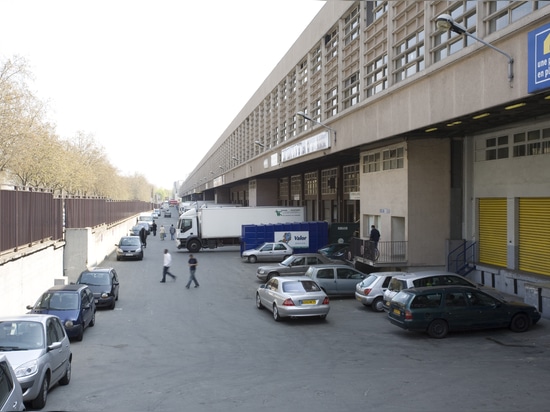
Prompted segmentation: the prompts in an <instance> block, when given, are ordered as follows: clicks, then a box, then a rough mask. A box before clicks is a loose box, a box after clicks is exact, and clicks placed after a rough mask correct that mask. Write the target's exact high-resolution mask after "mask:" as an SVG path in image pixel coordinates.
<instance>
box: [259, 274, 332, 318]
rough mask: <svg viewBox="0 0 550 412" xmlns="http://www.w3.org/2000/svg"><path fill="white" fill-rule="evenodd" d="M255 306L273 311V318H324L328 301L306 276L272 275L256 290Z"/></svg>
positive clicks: (327, 309) (323, 293)
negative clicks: (272, 276)
mask: <svg viewBox="0 0 550 412" xmlns="http://www.w3.org/2000/svg"><path fill="white" fill-rule="evenodd" d="M256 307H257V308H258V309H263V308H264V307H265V308H267V309H269V310H271V311H272V312H273V319H275V320H276V321H280V320H281V319H282V318H287V317H302V316H319V317H320V318H321V319H325V318H326V317H327V314H328V312H329V310H330V301H329V298H328V296H327V295H326V293H325V292H323V290H322V289H321V287H320V286H319V285H318V284H317V283H315V282H314V281H313V280H311V279H310V278H307V277H303V276H300V277H274V278H271V279H270V280H269V281H268V282H267V283H266V284H265V285H261V286H260V287H259V288H258V290H257V291H256Z"/></svg>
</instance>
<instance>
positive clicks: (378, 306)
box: [370, 297, 384, 312]
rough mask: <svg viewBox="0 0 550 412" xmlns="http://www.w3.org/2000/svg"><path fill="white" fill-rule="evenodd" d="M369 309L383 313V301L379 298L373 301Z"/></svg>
mask: <svg viewBox="0 0 550 412" xmlns="http://www.w3.org/2000/svg"><path fill="white" fill-rule="evenodd" d="M370 307H371V309H372V310H374V311H375V312H384V301H383V300H382V298H381V297H378V298H376V299H374V301H373V302H372V304H371V306H370Z"/></svg>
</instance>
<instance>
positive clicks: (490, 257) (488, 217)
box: [478, 198, 507, 267]
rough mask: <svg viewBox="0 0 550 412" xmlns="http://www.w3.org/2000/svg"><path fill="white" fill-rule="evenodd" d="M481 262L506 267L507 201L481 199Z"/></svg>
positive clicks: (479, 212) (479, 211) (479, 205)
mask: <svg viewBox="0 0 550 412" xmlns="http://www.w3.org/2000/svg"><path fill="white" fill-rule="evenodd" d="M478 208H479V210H478V216H479V261H480V262H481V263H487V264H489V265H495V266H502V267H506V261H507V260H506V256H507V255H506V250H507V247H506V239H507V224H506V199H500V198H498V199H479V203H478Z"/></svg>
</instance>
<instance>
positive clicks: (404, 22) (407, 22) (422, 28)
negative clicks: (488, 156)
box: [204, 0, 550, 173]
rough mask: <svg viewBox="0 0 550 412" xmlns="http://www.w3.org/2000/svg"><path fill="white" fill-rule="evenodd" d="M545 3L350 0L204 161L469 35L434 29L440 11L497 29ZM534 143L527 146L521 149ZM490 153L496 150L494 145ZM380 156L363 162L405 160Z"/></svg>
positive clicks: (237, 151) (452, 49)
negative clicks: (305, 51) (320, 36)
mask: <svg viewBox="0 0 550 412" xmlns="http://www.w3.org/2000/svg"><path fill="white" fill-rule="evenodd" d="M549 4H550V1H498V2H495V1H484V2H478V1H468V0H463V1H452V2H417V1H403V2H391V1H366V2H360V1H356V2H353V3H350V8H349V9H348V11H347V12H346V13H344V14H343V15H342V16H341V18H339V19H338V20H337V22H336V24H335V25H334V26H333V27H332V28H331V29H330V30H328V31H327V33H326V35H325V36H324V38H323V39H322V40H321V41H320V42H318V43H316V44H314V45H313V47H312V48H311V49H310V51H309V53H307V55H306V56H304V58H303V59H301V60H300V61H299V63H298V64H297V65H296V67H295V68H294V69H293V70H292V71H290V72H289V73H288V75H287V76H285V77H284V78H283V79H281V81H280V82H279V84H278V85H277V86H276V87H275V88H274V89H273V90H272V92H271V93H269V94H268V95H267V96H266V97H265V99H264V100H263V101H262V103H261V104H260V105H258V107H257V108H256V109H255V110H254V111H253V112H252V113H250V115H249V116H248V117H247V118H246V119H245V120H244V121H243V122H242V123H241V124H240V125H239V126H238V127H237V129H235V130H234V131H233V132H232V133H231V134H230V135H229V136H227V138H226V140H225V141H224V142H223V143H222V145H221V146H220V148H219V149H218V150H217V151H216V153H214V155H213V156H212V158H210V159H207V162H206V163H207V164H205V166H204V168H205V170H206V169H208V170H209V171H210V170H218V167H219V165H221V166H222V167H221V168H220V173H223V172H224V171H227V170H229V169H231V168H233V167H235V166H236V165H238V164H239V163H241V162H245V161H247V160H248V159H250V158H253V157H255V156H257V155H259V154H260V153H262V152H263V151H267V150H270V149H271V148H273V147H276V146H278V145H280V144H282V143H284V142H286V141H287V140H289V139H292V138H294V137H296V136H298V135H299V134H300V133H303V132H304V131H307V130H308V127H311V123H310V122H308V121H307V120H305V119H303V118H302V117H299V116H296V113H297V112H304V113H305V114H306V115H307V116H308V117H310V118H312V119H313V120H315V121H317V122H326V120H327V119H329V118H331V117H333V116H335V115H337V114H338V113H339V112H340V111H341V110H345V109H348V108H350V107H353V106H355V105H357V104H358V103H360V102H361V101H363V100H365V99H368V98H371V97H373V96H374V95H376V94H377V93H380V92H381V91H383V90H386V89H388V88H389V87H392V85H395V84H398V83H399V82H401V81H403V80H404V79H406V78H408V77H410V76H413V75H415V74H416V73H418V72H420V71H422V70H424V69H425V68H426V67H427V66H428V65H429V64H431V63H435V62H439V61H441V60H443V59H445V58H446V57H448V56H450V55H452V54H453V53H456V52H458V51H459V50H462V49H463V48H465V47H467V46H468V45H470V44H472V42H474V40H473V39H472V38H471V37H469V36H464V35H459V34H457V33H454V32H451V31H448V32H447V31H438V30H437V29H436V27H435V23H434V20H435V18H436V17H437V16H438V15H440V14H443V13H446V14H450V15H451V16H452V17H453V19H454V20H455V21H456V22H457V23H458V24H460V25H462V26H464V27H465V28H466V30H467V32H468V33H471V34H474V35H478V36H479V34H478V33H477V32H478V31H480V32H482V34H491V33H493V32H495V31H497V30H502V29H503V28H504V27H506V26H508V25H510V24H512V23H514V22H516V21H518V20H519V19H521V18H522V17H525V16H527V15H529V14H530V13H533V12H534V11H536V10H538V9H540V8H542V7H545V6H548V5H549ZM426 16H430V17H429V19H427V18H426ZM426 22H429V24H430V26H429V27H427V26H426V25H425V23H426ZM480 28H481V29H480ZM255 142H259V143H260V145H256V144H255ZM535 149H537V148H535V147H532V146H526V147H525V151H524V152H525V154H524V155H527V154H529V153H531V152H534V151H535ZM538 150H546V148H544V147H541V148H540V149H538ZM519 153H521V149H519V148H518V154H517V155H520V154H519ZM501 154H502V153H501ZM494 155H495V156H496V158H498V156H499V153H498V149H496V152H495V153H494ZM235 159H237V160H235ZM380 161H382V163H381V166H376V164H377V162H378V161H377V160H376V159H372V160H370V161H369V162H367V165H366V168H367V169H368V170H369V171H376V170H385V167H402V161H401V162H400V161H399V160H396V161H395V162H393V161H391V160H385V159H380ZM209 163H211V164H209ZM400 163H401V166H400ZM376 167H379V169H376ZM364 168H365V166H364Z"/></svg>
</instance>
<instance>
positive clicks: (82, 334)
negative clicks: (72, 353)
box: [76, 323, 84, 342]
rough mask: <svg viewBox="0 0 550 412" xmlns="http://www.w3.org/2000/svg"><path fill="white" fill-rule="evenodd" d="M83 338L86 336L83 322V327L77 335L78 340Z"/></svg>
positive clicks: (80, 340)
mask: <svg viewBox="0 0 550 412" xmlns="http://www.w3.org/2000/svg"><path fill="white" fill-rule="evenodd" d="M82 338H84V323H82V328H81V329H80V332H79V333H78V335H76V340H77V342H82Z"/></svg>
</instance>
